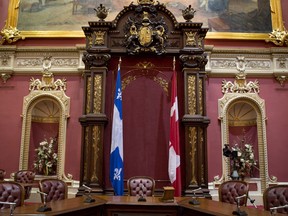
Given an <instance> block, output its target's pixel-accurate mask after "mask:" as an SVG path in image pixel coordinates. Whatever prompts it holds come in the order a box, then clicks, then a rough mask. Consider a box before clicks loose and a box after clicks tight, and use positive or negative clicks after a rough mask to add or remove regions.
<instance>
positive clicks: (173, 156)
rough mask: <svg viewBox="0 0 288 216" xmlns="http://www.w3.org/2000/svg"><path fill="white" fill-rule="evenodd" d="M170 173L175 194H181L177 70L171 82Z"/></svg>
mask: <svg viewBox="0 0 288 216" xmlns="http://www.w3.org/2000/svg"><path fill="white" fill-rule="evenodd" d="M168 174H169V178H170V182H171V183H172V185H173V187H174V188H175V196H181V172H180V142H179V116H178V100H177V80H176V72H175V71H174V72H173V75H172V84H171V111H170V139H169V162H168Z"/></svg>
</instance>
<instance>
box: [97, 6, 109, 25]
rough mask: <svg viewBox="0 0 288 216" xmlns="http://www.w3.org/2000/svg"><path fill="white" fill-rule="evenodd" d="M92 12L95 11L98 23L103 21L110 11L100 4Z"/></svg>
mask: <svg viewBox="0 0 288 216" xmlns="http://www.w3.org/2000/svg"><path fill="white" fill-rule="evenodd" d="M94 10H95V11H96V16H97V17H98V18H99V21H104V19H105V18H106V17H107V16H108V13H109V10H110V9H108V8H106V7H105V6H104V5H102V4H100V5H99V6H98V7H97V8H94Z"/></svg>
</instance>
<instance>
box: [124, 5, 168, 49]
mask: <svg viewBox="0 0 288 216" xmlns="http://www.w3.org/2000/svg"><path fill="white" fill-rule="evenodd" d="M150 7H152V6H150ZM138 9H139V8H138ZM142 9H143V8H142V7H141V8H140V10H138V11H137V12H138V15H136V16H135V17H130V18H128V22H127V23H126V26H125V28H124V29H125V42H124V44H125V46H126V48H127V51H128V53H129V54H132V55H136V54H138V53H140V52H153V53H156V54H158V55H161V54H163V53H166V50H165V46H166V40H167V29H168V28H167V25H166V23H165V22H164V20H163V17H160V18H159V17H157V16H155V15H153V16H152V14H151V13H149V12H147V11H145V10H142ZM150 11H155V10H150ZM151 17H153V19H152V18H151Z"/></svg>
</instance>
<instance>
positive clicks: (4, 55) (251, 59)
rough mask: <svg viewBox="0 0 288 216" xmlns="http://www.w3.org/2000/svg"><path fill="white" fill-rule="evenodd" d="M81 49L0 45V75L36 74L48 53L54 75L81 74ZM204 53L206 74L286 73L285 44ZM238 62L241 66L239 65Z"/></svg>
mask: <svg viewBox="0 0 288 216" xmlns="http://www.w3.org/2000/svg"><path fill="white" fill-rule="evenodd" d="M84 52H85V45H76V46H74V47H42V46H41V47H34V46H33V47H32V46H29V47H17V46H0V66H1V67H0V74H1V72H2V71H4V72H5V73H7V71H9V74H13V75H18V74H31V73H32V74H33V73H35V72H37V73H38V72H39V71H41V70H42V60H43V58H44V57H46V56H51V57H52V59H53V60H52V66H53V67H52V69H51V71H52V72H53V73H54V75H55V74H67V73H69V74H82V72H83V71H84V68H85V67H84V62H83V61H82V58H83V54H84ZM205 52H206V53H207V60H208V62H207V64H206V65H205V71H206V72H207V75H208V76H209V77H219V76H221V77H234V76H235V74H236V73H238V72H239V70H243V71H245V73H246V75H247V76H248V77H249V76H253V77H263V76H265V77H267V76H268V77H273V78H274V77H279V76H288V57H287V53H288V48H287V47H281V48H280V47H272V48H254V49H240V48H235V49H231V48H229V49H228V48H219V47H214V46H205ZM86 57H87V56H86ZM184 57H186V58H184ZM182 58H183V63H187V64H188V63H191V64H192V63H193V62H194V61H195V59H194V60H193V59H190V60H189V55H186V54H185V55H183V56H182ZM88 59H89V58H88ZM88 59H87V60H88ZM93 59H94V60H97V64H104V65H105V64H106V63H107V61H109V56H106V55H104V54H101V55H100V56H93V57H92V60H91V61H92V62H93ZM202 60H203V59H202ZM189 61H191V62H189ZM92 62H91V64H92V65H93V64H95V63H92ZM239 64H240V65H241V64H242V66H241V67H240V65H239ZM280 78H281V77H280ZM279 82H280V81H279Z"/></svg>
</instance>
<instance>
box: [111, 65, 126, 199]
mask: <svg viewBox="0 0 288 216" xmlns="http://www.w3.org/2000/svg"><path fill="white" fill-rule="evenodd" d="M113 109H114V110H113V123H112V139H111V151H110V181H111V184H112V186H113V188H114V194H115V195H118V196H121V195H123V193H124V182H123V176H124V175H123V122H122V120H123V118H122V87H121V78H120V67H119V68H118V72H117V80H116V89H115V97H114V108H113Z"/></svg>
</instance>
